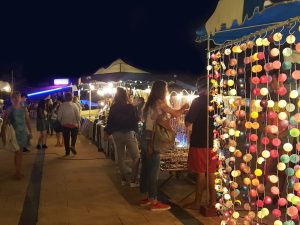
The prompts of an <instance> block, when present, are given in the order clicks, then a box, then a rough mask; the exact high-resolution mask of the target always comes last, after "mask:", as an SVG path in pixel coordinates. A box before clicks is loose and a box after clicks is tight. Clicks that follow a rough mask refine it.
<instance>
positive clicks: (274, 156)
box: [270, 149, 278, 194]
mask: <svg viewBox="0 0 300 225" xmlns="http://www.w3.org/2000/svg"><path fill="white" fill-rule="evenodd" d="M270 155H271V158H273V159H275V158H277V157H278V151H277V150H275V149H272V150H271V151H270ZM272 194H273V192H272Z"/></svg>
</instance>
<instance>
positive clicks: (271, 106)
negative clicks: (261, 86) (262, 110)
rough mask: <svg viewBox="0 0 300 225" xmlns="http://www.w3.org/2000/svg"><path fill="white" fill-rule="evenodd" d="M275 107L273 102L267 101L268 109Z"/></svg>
mask: <svg viewBox="0 0 300 225" xmlns="http://www.w3.org/2000/svg"><path fill="white" fill-rule="evenodd" d="M274 105H275V102H274V101H273V100H268V108H273V107H274Z"/></svg>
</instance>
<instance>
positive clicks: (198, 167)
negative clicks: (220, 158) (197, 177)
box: [188, 147, 217, 173]
mask: <svg viewBox="0 0 300 225" xmlns="http://www.w3.org/2000/svg"><path fill="white" fill-rule="evenodd" d="M209 153H210V155H209V168H208V172H209V173H215V172H216V169H217V158H216V152H213V151H212V150H211V149H209ZM206 159H207V155H206V148H197V147H190V149H189V156H188V169H189V170H190V171H191V172H194V173H206V161H207V160H206Z"/></svg>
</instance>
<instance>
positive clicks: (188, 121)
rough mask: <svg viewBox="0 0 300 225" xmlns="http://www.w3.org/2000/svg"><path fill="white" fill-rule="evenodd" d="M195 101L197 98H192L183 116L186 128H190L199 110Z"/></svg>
mask: <svg viewBox="0 0 300 225" xmlns="http://www.w3.org/2000/svg"><path fill="white" fill-rule="evenodd" d="M197 101H198V99H194V101H193V102H192V105H191V107H190V109H189V111H188V113H187V114H186V116H185V126H186V127H187V128H188V129H190V128H191V126H192V124H193V123H194V122H195V120H196V118H197V116H198V114H199V112H200V110H201V108H200V106H199V105H198V104H197ZM205 110H206V109H205Z"/></svg>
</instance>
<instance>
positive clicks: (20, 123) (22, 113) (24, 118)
mask: <svg viewBox="0 0 300 225" xmlns="http://www.w3.org/2000/svg"><path fill="white" fill-rule="evenodd" d="M11 103H12V106H11V108H9V109H8V110H6V112H5V114H4V119H3V125H2V128H1V137H2V140H3V143H6V128H7V125H8V124H11V125H12V127H13V128H14V131H15V135H16V141H17V145H18V147H19V149H14V150H15V156H14V164H15V169H16V173H15V178H16V179H21V178H22V177H23V174H22V173H21V171H22V152H23V149H24V148H25V147H26V146H27V144H28V140H29V138H31V137H32V133H31V126H30V121H29V115H28V111H27V110H26V108H24V107H23V106H22V105H21V94H20V92H17V91H15V92H13V93H12V95H11ZM27 131H28V132H27Z"/></svg>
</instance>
